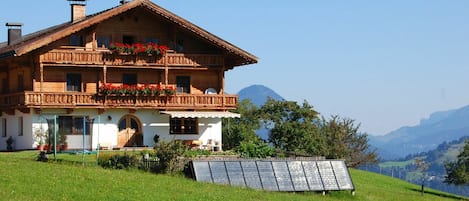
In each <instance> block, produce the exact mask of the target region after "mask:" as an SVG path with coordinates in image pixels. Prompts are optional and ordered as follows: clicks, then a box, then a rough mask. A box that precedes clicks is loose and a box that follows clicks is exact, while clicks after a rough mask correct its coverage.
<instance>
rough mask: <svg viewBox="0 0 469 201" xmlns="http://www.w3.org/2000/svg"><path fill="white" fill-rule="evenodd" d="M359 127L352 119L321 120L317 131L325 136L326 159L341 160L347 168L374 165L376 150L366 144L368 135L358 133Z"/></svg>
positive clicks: (335, 117) (333, 117)
mask: <svg viewBox="0 0 469 201" xmlns="http://www.w3.org/2000/svg"><path fill="white" fill-rule="evenodd" d="M359 129H360V125H359V124H358V125H356V124H355V121H354V120H352V119H347V118H341V117H339V116H332V117H331V119H330V120H326V119H324V118H322V119H321V123H320V126H319V130H320V133H321V135H322V136H326V144H327V145H328V146H327V148H328V150H327V151H326V154H325V156H326V157H327V158H335V159H338V158H342V159H345V160H346V162H347V166H349V167H358V166H360V165H364V164H369V163H376V161H377V154H376V150H372V149H371V147H370V144H368V135H367V134H366V133H360V132H359Z"/></svg>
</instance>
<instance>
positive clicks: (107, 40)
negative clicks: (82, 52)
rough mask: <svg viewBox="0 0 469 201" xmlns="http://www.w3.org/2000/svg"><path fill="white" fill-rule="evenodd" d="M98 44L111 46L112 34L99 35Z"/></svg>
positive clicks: (100, 46)
mask: <svg viewBox="0 0 469 201" xmlns="http://www.w3.org/2000/svg"><path fill="white" fill-rule="evenodd" d="M96 46H97V47H98V48H109V46H111V36H108V35H99V36H97V37H96Z"/></svg>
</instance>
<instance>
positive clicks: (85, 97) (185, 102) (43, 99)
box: [0, 92, 238, 110]
mask: <svg viewBox="0 0 469 201" xmlns="http://www.w3.org/2000/svg"><path fill="white" fill-rule="evenodd" d="M237 104H238V96H237V95H218V94H210V95H206V94H200V95H194V94H176V95H172V96H163V95H161V96H113V95H108V96H98V95H96V94H88V93H73V92H72V93H70V92H62V93H54V92H44V93H40V92H23V93H13V94H7V95H0V108H1V109H3V110H7V109H17V108H72V109H74V108H76V109H78V108H100V109H110V108H129V109H157V110H165V109H181V110H204V109H209V110H229V109H235V108H236V107H237Z"/></svg>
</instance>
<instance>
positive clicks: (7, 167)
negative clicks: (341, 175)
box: [0, 151, 464, 201]
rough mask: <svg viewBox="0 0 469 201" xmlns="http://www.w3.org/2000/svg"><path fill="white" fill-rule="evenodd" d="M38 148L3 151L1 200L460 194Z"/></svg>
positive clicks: (376, 180)
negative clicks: (281, 181)
mask: <svg viewBox="0 0 469 201" xmlns="http://www.w3.org/2000/svg"><path fill="white" fill-rule="evenodd" d="M36 154H37V152H33V151H26V152H14V153H6V152H5V153H0V189H1V190H0V200H28V201H29V200H243V201H244V200H274V201H275V200H438V201H440V200H461V199H464V198H462V197H459V196H454V195H451V194H446V193H442V192H440V191H434V190H428V191H426V193H425V195H424V196H422V195H421V194H420V192H419V190H420V187H419V186H417V185H413V184H409V183H406V182H404V181H401V180H398V179H394V178H391V177H387V176H382V175H378V174H375V173H369V172H365V171H360V170H354V169H352V170H351V175H352V179H353V182H354V184H355V188H356V195H355V196H352V195H351V193H350V192H349V191H335V192H330V193H328V194H326V195H325V196H323V195H322V194H321V193H316V192H306V193H281V192H265V191H259V190H252V189H245V188H239V187H229V186H219V185H213V184H206V183H198V182H195V181H193V180H191V179H187V178H184V177H180V176H179V177H171V176H166V175H155V174H151V173H145V172H140V171H137V170H130V171H125V170H107V169H102V168H101V167H99V166H96V163H95V156H94V155H85V166H83V165H82V163H81V161H82V155H67V154H59V155H58V156H57V158H58V159H59V161H61V162H48V163H43V162H36V161H34V158H35V157H36Z"/></svg>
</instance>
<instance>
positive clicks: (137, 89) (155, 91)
mask: <svg viewBox="0 0 469 201" xmlns="http://www.w3.org/2000/svg"><path fill="white" fill-rule="evenodd" d="M175 93H176V89H175V87H174V86H172V85H166V86H163V85H161V84H144V85H140V84H137V85H127V84H102V85H101V86H100V87H99V91H98V94H100V95H112V94H114V95H133V96H138V95H152V96H158V95H174V94H175Z"/></svg>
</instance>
